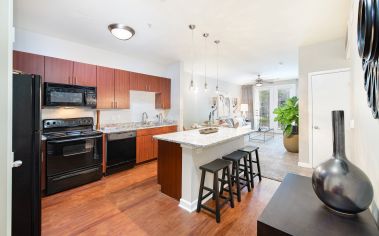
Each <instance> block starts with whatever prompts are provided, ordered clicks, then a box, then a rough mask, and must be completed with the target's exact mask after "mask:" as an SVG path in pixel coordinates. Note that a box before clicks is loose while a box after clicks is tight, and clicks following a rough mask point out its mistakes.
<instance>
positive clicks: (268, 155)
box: [250, 134, 313, 181]
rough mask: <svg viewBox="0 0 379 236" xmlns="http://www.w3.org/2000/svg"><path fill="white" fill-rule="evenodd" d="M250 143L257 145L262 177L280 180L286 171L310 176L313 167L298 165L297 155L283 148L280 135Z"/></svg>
mask: <svg viewBox="0 0 379 236" xmlns="http://www.w3.org/2000/svg"><path fill="white" fill-rule="evenodd" d="M250 143H251V144H252V145H254V146H258V147H259V162H260V166H261V174H262V177H265V178H269V179H273V180H277V181H282V180H283V179H284V177H285V176H286V175H287V174H288V173H294V174H298V175H303V176H308V177H311V176H312V173H313V169H310V168H304V167H300V166H298V165H297V163H298V161H299V155H298V154H297V153H290V152H287V150H286V149H285V148H284V146H283V136H282V135H279V134H278V135H275V136H274V138H272V139H270V140H268V141H266V142H263V141H251V142H250ZM254 167H255V166H254ZM254 171H256V168H255V169H254Z"/></svg>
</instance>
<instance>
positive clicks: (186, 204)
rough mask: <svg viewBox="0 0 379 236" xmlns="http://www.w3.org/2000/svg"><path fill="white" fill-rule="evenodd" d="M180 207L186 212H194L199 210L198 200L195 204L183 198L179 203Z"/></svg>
mask: <svg viewBox="0 0 379 236" xmlns="http://www.w3.org/2000/svg"><path fill="white" fill-rule="evenodd" d="M179 207H181V208H183V209H184V210H186V211H188V212H194V211H195V210H196V208H197V200H196V201H193V202H189V201H186V200H184V199H183V198H181V199H180V201H179Z"/></svg>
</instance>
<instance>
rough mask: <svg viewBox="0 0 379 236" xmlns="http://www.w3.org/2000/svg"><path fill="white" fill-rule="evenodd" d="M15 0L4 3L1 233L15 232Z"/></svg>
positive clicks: (0, 29) (0, 22)
mask: <svg viewBox="0 0 379 236" xmlns="http://www.w3.org/2000/svg"><path fill="white" fill-rule="evenodd" d="M12 19H13V1H11V0H5V1H1V4H0V35H1V36H0V58H1V60H0V78H1V79H0V94H1V99H0V108H1V111H0V132H1V136H0V189H1V190H0V235H11V194H12V186H11V181H12V174H11V173H12V172H11V162H12V161H13V157H12V143H11V142H12V74H11V72H12V54H11V53H12V51H11V50H12V41H13V34H12V33H11V27H12V25H13V20H12Z"/></svg>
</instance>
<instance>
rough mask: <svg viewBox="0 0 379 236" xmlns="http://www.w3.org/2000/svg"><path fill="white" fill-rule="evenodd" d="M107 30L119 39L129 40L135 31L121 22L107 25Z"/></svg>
mask: <svg viewBox="0 0 379 236" xmlns="http://www.w3.org/2000/svg"><path fill="white" fill-rule="evenodd" d="M108 29H109V31H110V32H111V33H112V34H113V36H115V37H116V38H118V39H120V40H129V39H130V38H131V37H133V35H134V34H135V33H136V32H135V31H134V29H133V28H131V27H129V26H126V25H123V24H110V25H108Z"/></svg>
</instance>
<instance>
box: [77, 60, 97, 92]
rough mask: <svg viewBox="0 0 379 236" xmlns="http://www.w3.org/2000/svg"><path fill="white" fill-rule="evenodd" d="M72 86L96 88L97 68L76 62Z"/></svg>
mask: <svg viewBox="0 0 379 236" xmlns="http://www.w3.org/2000/svg"><path fill="white" fill-rule="evenodd" d="M72 84H75V85H81V86H91V87H96V66H95V65H90V64H85V63H80V62H74V71H73V81H72Z"/></svg>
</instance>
